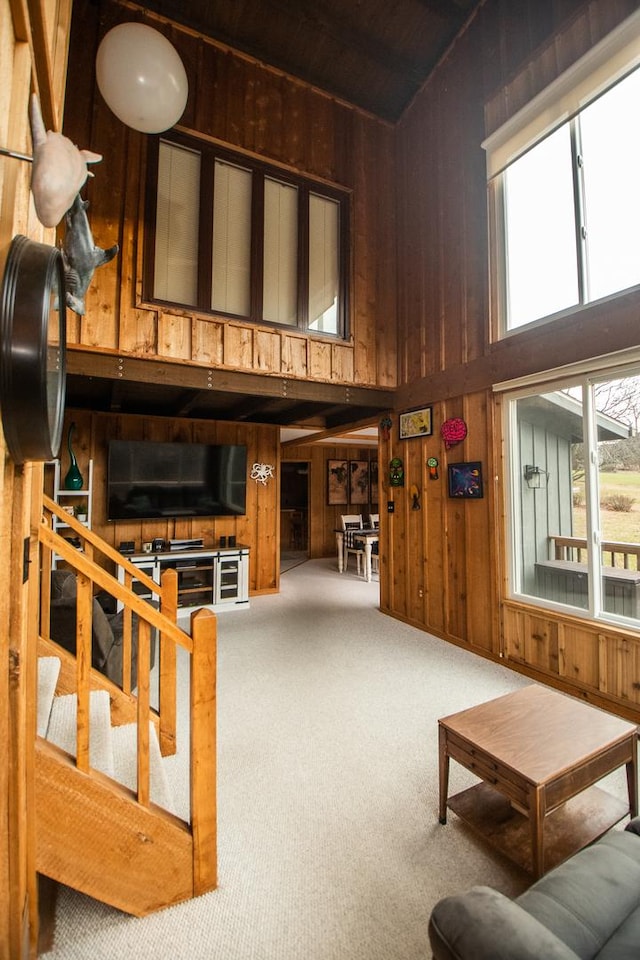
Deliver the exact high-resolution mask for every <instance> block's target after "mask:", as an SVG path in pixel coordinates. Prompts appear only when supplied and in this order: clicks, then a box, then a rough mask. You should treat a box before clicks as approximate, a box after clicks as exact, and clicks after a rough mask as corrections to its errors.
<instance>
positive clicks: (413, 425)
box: [400, 407, 433, 440]
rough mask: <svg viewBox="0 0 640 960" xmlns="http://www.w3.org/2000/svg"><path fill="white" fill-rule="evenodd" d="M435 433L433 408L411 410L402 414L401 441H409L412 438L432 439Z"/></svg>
mask: <svg viewBox="0 0 640 960" xmlns="http://www.w3.org/2000/svg"><path fill="white" fill-rule="evenodd" d="M432 433H433V424H432V419H431V407H422V409H420V410H409V411H407V413H401V414H400V439H401V440H409V439H410V438H411V437H430V436H431V434H432Z"/></svg>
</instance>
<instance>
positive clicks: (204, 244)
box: [142, 130, 351, 340]
mask: <svg viewBox="0 0 640 960" xmlns="http://www.w3.org/2000/svg"><path fill="white" fill-rule="evenodd" d="M161 141H166V142H167V143H170V144H175V145H176V146H178V147H184V148H185V149H187V150H194V151H196V152H198V153H199V154H200V162H201V173H200V199H199V210H200V219H199V225H198V270H197V274H198V280H197V290H198V292H197V301H198V302H197V303H194V304H185V303H180V302H178V301H172V300H164V299H161V298H159V297H156V296H154V282H155V277H154V272H155V238H156V214H157V191H158V163H159V153H160V142H161ZM216 160H220V161H222V162H224V163H229V164H232V165H234V166H237V167H241V168H244V169H246V170H250V171H251V173H252V199H251V250H250V290H249V299H250V313H249V315H248V316H245V315H242V314H237V313H228V312H225V311H222V310H216V309H214V308H213V307H212V306H211V279H212V272H213V267H212V263H213V260H212V257H213V202H214V172H215V162H216ZM146 173H147V186H146V192H145V231H144V240H143V264H142V296H143V300H144V302H145V303H148V304H152V305H159V306H166V307H168V308H171V309H174V310H175V309H182V310H184V311H185V312H195V313H198V314H204V315H208V316H215V317H221V318H224V319H228V320H236V321H241V322H246V323H251V324H255V325H260V326H267V327H275V328H277V329H279V330H290V331H291V332H292V333H298V334H300V333H303V334H305V335H308V336H310V337H321V338H329V339H331V340H347V339H348V338H349V332H350V331H349V327H350V324H349V315H350V311H349V300H350V276H351V272H350V234H351V194H350V191H348V190H347V189H345V188H343V187H339V186H336V185H333V184H328V183H326V182H325V181H320V180H314V179H312V178H310V177H303V176H301V175H299V174H296V173H294V172H292V171H291V170H289V169H288V168H282V167H279V166H277V165H275V164H270V163H267V162H265V161H263V160H261V159H259V158H256V157H254V156H253V155H246V154H243V153H240V152H236V151H233V150H229V149H228V148H226V147H221V146H219V145H218V144H216V143H212V142H210V141H208V140H201V139H199V138H197V137H194V136H190V135H188V134H185V133H182V132H179V131H175V130H173V131H171V132H170V133H168V134H162V135H159V136H156V137H149V144H148V152H147V169H146ZM267 178H271V179H273V180H276V181H281V182H282V183H286V184H289V185H291V186H293V187H295V188H296V190H297V191H298V198H299V202H298V257H297V264H298V267H297V323H296V324H288V323H281V322H278V321H273V320H265V319H264V318H263V317H262V307H263V281H264V273H263V266H264V261H263V252H264V232H263V231H264V182H265V179H267ZM311 194H316V195H317V196H320V197H323V198H326V199H328V200H331V201H332V202H335V203H337V204H338V210H339V212H338V251H337V253H338V266H339V272H340V276H339V283H338V291H339V292H338V300H339V302H338V311H337V313H338V323H337V327H338V329H337V330H336V332H335V333H332V332H327V331H315V330H313V329H312V328H310V327H309V317H308V303H309V276H308V272H309V197H310V195H311Z"/></svg>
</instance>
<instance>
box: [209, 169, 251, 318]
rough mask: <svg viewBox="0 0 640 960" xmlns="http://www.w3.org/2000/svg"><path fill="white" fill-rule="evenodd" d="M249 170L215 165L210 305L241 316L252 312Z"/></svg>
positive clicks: (215, 308)
mask: <svg viewBox="0 0 640 960" xmlns="http://www.w3.org/2000/svg"><path fill="white" fill-rule="evenodd" d="M251 189H252V175H251V171H250V170H245V169H243V168H242V167H236V166H234V165H233V164H230V163H224V162H223V161H221V160H216V162H215V176H214V189H213V263H212V284H211V306H212V308H213V309H214V310H221V311H222V312H224V313H233V314H237V315H239V316H242V317H246V316H249V314H250V312H251Z"/></svg>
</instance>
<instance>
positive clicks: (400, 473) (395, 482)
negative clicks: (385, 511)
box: [389, 457, 404, 487]
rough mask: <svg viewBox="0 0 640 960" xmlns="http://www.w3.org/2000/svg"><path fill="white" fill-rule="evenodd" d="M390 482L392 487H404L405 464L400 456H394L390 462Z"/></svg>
mask: <svg viewBox="0 0 640 960" xmlns="http://www.w3.org/2000/svg"><path fill="white" fill-rule="evenodd" d="M389 484H390V485H391V486H392V487H404V466H403V464H402V460H401V459H400V457H394V458H393V460H391V462H390V463H389Z"/></svg>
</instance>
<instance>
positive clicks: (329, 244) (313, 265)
mask: <svg viewBox="0 0 640 960" xmlns="http://www.w3.org/2000/svg"><path fill="white" fill-rule="evenodd" d="M338 228H339V210H338V204H337V203H336V202H335V201H334V200H329V199H327V198H326V197H320V196H318V195H317V194H314V193H312V194H311V195H310V197H309V329H310V330H317V331H322V332H325V333H335V332H336V331H337V329H338V306H337V305H338V288H339V272H340V268H339V262H340V258H339V249H338Z"/></svg>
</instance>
